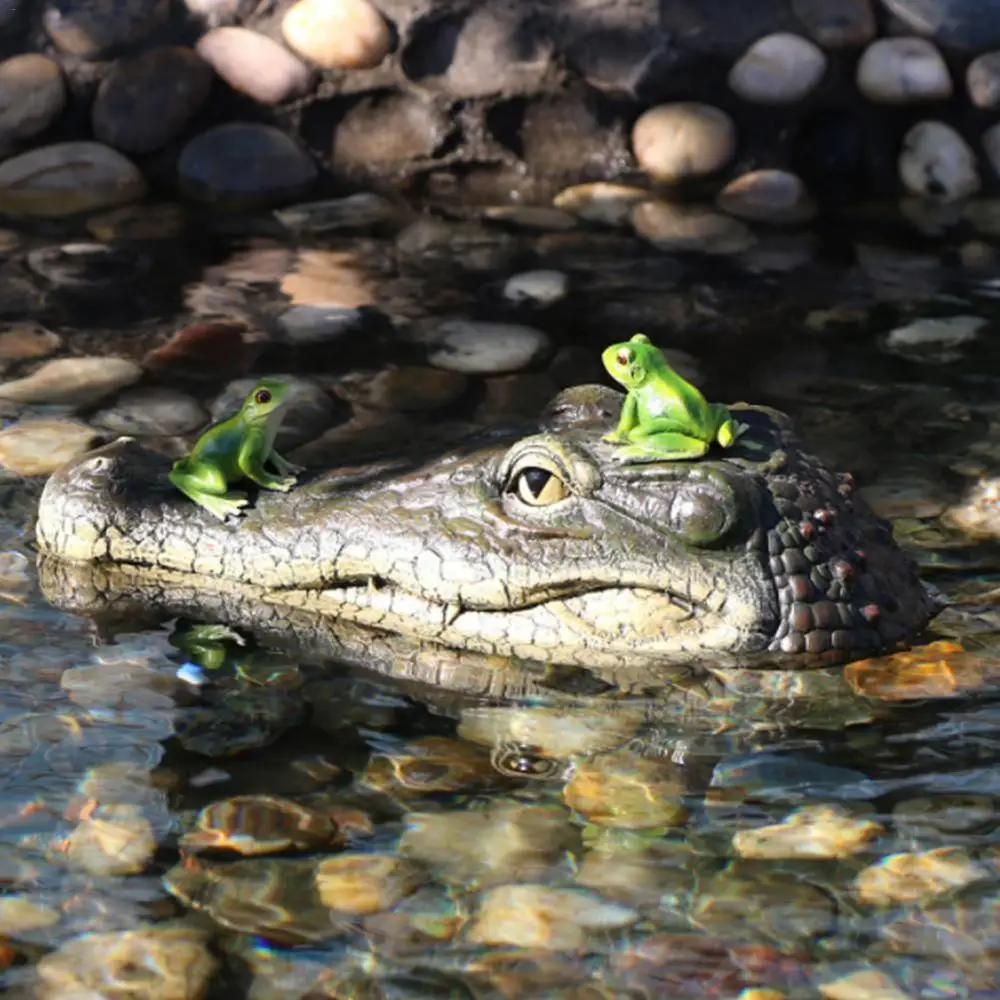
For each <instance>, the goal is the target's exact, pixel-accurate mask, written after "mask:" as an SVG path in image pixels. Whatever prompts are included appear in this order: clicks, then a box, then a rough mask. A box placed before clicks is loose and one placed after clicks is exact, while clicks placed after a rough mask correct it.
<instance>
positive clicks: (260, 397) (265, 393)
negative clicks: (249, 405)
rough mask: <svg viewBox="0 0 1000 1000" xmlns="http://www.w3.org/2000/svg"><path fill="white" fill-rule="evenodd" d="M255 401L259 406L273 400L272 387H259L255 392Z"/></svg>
mask: <svg viewBox="0 0 1000 1000" xmlns="http://www.w3.org/2000/svg"><path fill="white" fill-rule="evenodd" d="M253 401H254V402H255V403H256V404H257V405H258V406H263V405H264V404H265V403H270V402H271V390H270V389H258V390H257V392H256V393H255V394H254V397H253Z"/></svg>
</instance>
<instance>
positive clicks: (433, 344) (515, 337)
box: [427, 319, 550, 375]
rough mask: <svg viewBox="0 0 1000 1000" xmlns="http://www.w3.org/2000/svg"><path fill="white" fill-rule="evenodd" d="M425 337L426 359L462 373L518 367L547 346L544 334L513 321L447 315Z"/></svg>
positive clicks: (493, 372) (536, 357) (529, 362)
mask: <svg viewBox="0 0 1000 1000" xmlns="http://www.w3.org/2000/svg"><path fill="white" fill-rule="evenodd" d="M428 339H429V341H430V344H429V350H428V354H427V360H428V362H429V363H430V364H432V365H433V366H434V367H435V368H443V369H445V370H446V371H452V372H461V373H462V374H463V375H496V374H500V373H501V372H514V371H519V370H520V369H522V368H527V367H528V366H529V365H532V364H534V363H535V362H536V361H539V360H541V359H542V358H543V357H544V356H545V355H546V354H548V352H549V350H550V343H549V338H548V335H547V334H545V333H543V332H542V331H541V330H535V329H534V328H532V327H530V326H518V325H516V324H514V323H489V322H484V321H479V320H468V319H449V320H445V321H444V322H442V323H439V324H438V325H437V326H436V327H435V328H434V330H433V331H432V332H431V333H430V335H429V337H428Z"/></svg>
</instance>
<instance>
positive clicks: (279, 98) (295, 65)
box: [195, 27, 312, 104]
mask: <svg viewBox="0 0 1000 1000" xmlns="http://www.w3.org/2000/svg"><path fill="white" fill-rule="evenodd" d="M195 51H196V52H197V53H198V55H199V56H201V58H202V59H204V60H205V62H206V63H208V64H209V66H211V67H212V69H214V70H215V72H216V73H218V74H219V76H221V77H222V79H223V80H225V81H226V83H228V84H229V86H230V87H232V88H233V90H238V91H239V92H240V93H241V94H246V95H247V96H248V97H252V98H253V99H254V100H255V101H257V102H259V103H260V104H281V103H283V102H284V101H288V100H290V99H291V98H293V97H299V96H301V95H302V94H304V93H305V92H306V91H307V90H308V89H309V84H310V82H311V80H312V74H311V73H310V71H309V69H308V67H307V66H306V65H305V64H304V63H303V62H302V61H301V60H300V59H296V57H295V56H294V55H292V53H291V52H289V51H288V49H286V48H284V47H283V46H281V45H279V44H278V43H277V42H276V41H274V40H273V39H270V38H268V37H267V36H266V35H261V34H259V33H258V32H256V31H250V29H249V28H229V27H226V28H213V29H212V30H211V31H209V32H206V33H205V34H204V35H202V36H201V38H199V39H198V43H197V45H195Z"/></svg>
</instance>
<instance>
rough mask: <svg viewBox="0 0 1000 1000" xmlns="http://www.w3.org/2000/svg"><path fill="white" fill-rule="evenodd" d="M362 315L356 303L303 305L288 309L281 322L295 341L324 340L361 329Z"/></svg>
mask: <svg viewBox="0 0 1000 1000" xmlns="http://www.w3.org/2000/svg"><path fill="white" fill-rule="evenodd" d="M362 315H363V314H362V313H361V310H360V309H356V308H354V307H353V306H338V305H333V304H330V305H299V306H292V307H291V309H286V310H285V311H284V312H283V313H282V314H281V315H280V316H279V317H278V322H279V323H280V324H281V326H282V329H284V331H285V333H286V334H287V336H288V339H289V341H290V342H291V343H293V344H324V343H326V342H327V341H330V340H337V339H338V338H340V337H343V336H344V335H345V334H348V333H351V332H352V331H354V330H357V329H358V328H359V327H360V326H361V322H362Z"/></svg>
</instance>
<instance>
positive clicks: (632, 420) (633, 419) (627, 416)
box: [603, 392, 639, 443]
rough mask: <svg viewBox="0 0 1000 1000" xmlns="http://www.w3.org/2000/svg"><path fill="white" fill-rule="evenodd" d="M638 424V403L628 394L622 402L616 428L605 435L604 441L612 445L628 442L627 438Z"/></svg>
mask: <svg viewBox="0 0 1000 1000" xmlns="http://www.w3.org/2000/svg"><path fill="white" fill-rule="evenodd" d="M638 422H639V403H638V401H637V400H636V398H635V396H634V395H633V394H632V393H631V392H630V393H628V394H627V395H626V396H625V400H624V401H623V402H622V409H621V414H620V415H619V417H618V426H617V427H616V428H615V429H614V430H613V431H612V432H611V433H610V434H605V435H604V439H603V440H605V441H610V442H612V443H615V442H618V441H628V439H629V436H630V435H631V433H632V429H633V428H634V427H635V426H636V424H637V423H638Z"/></svg>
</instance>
